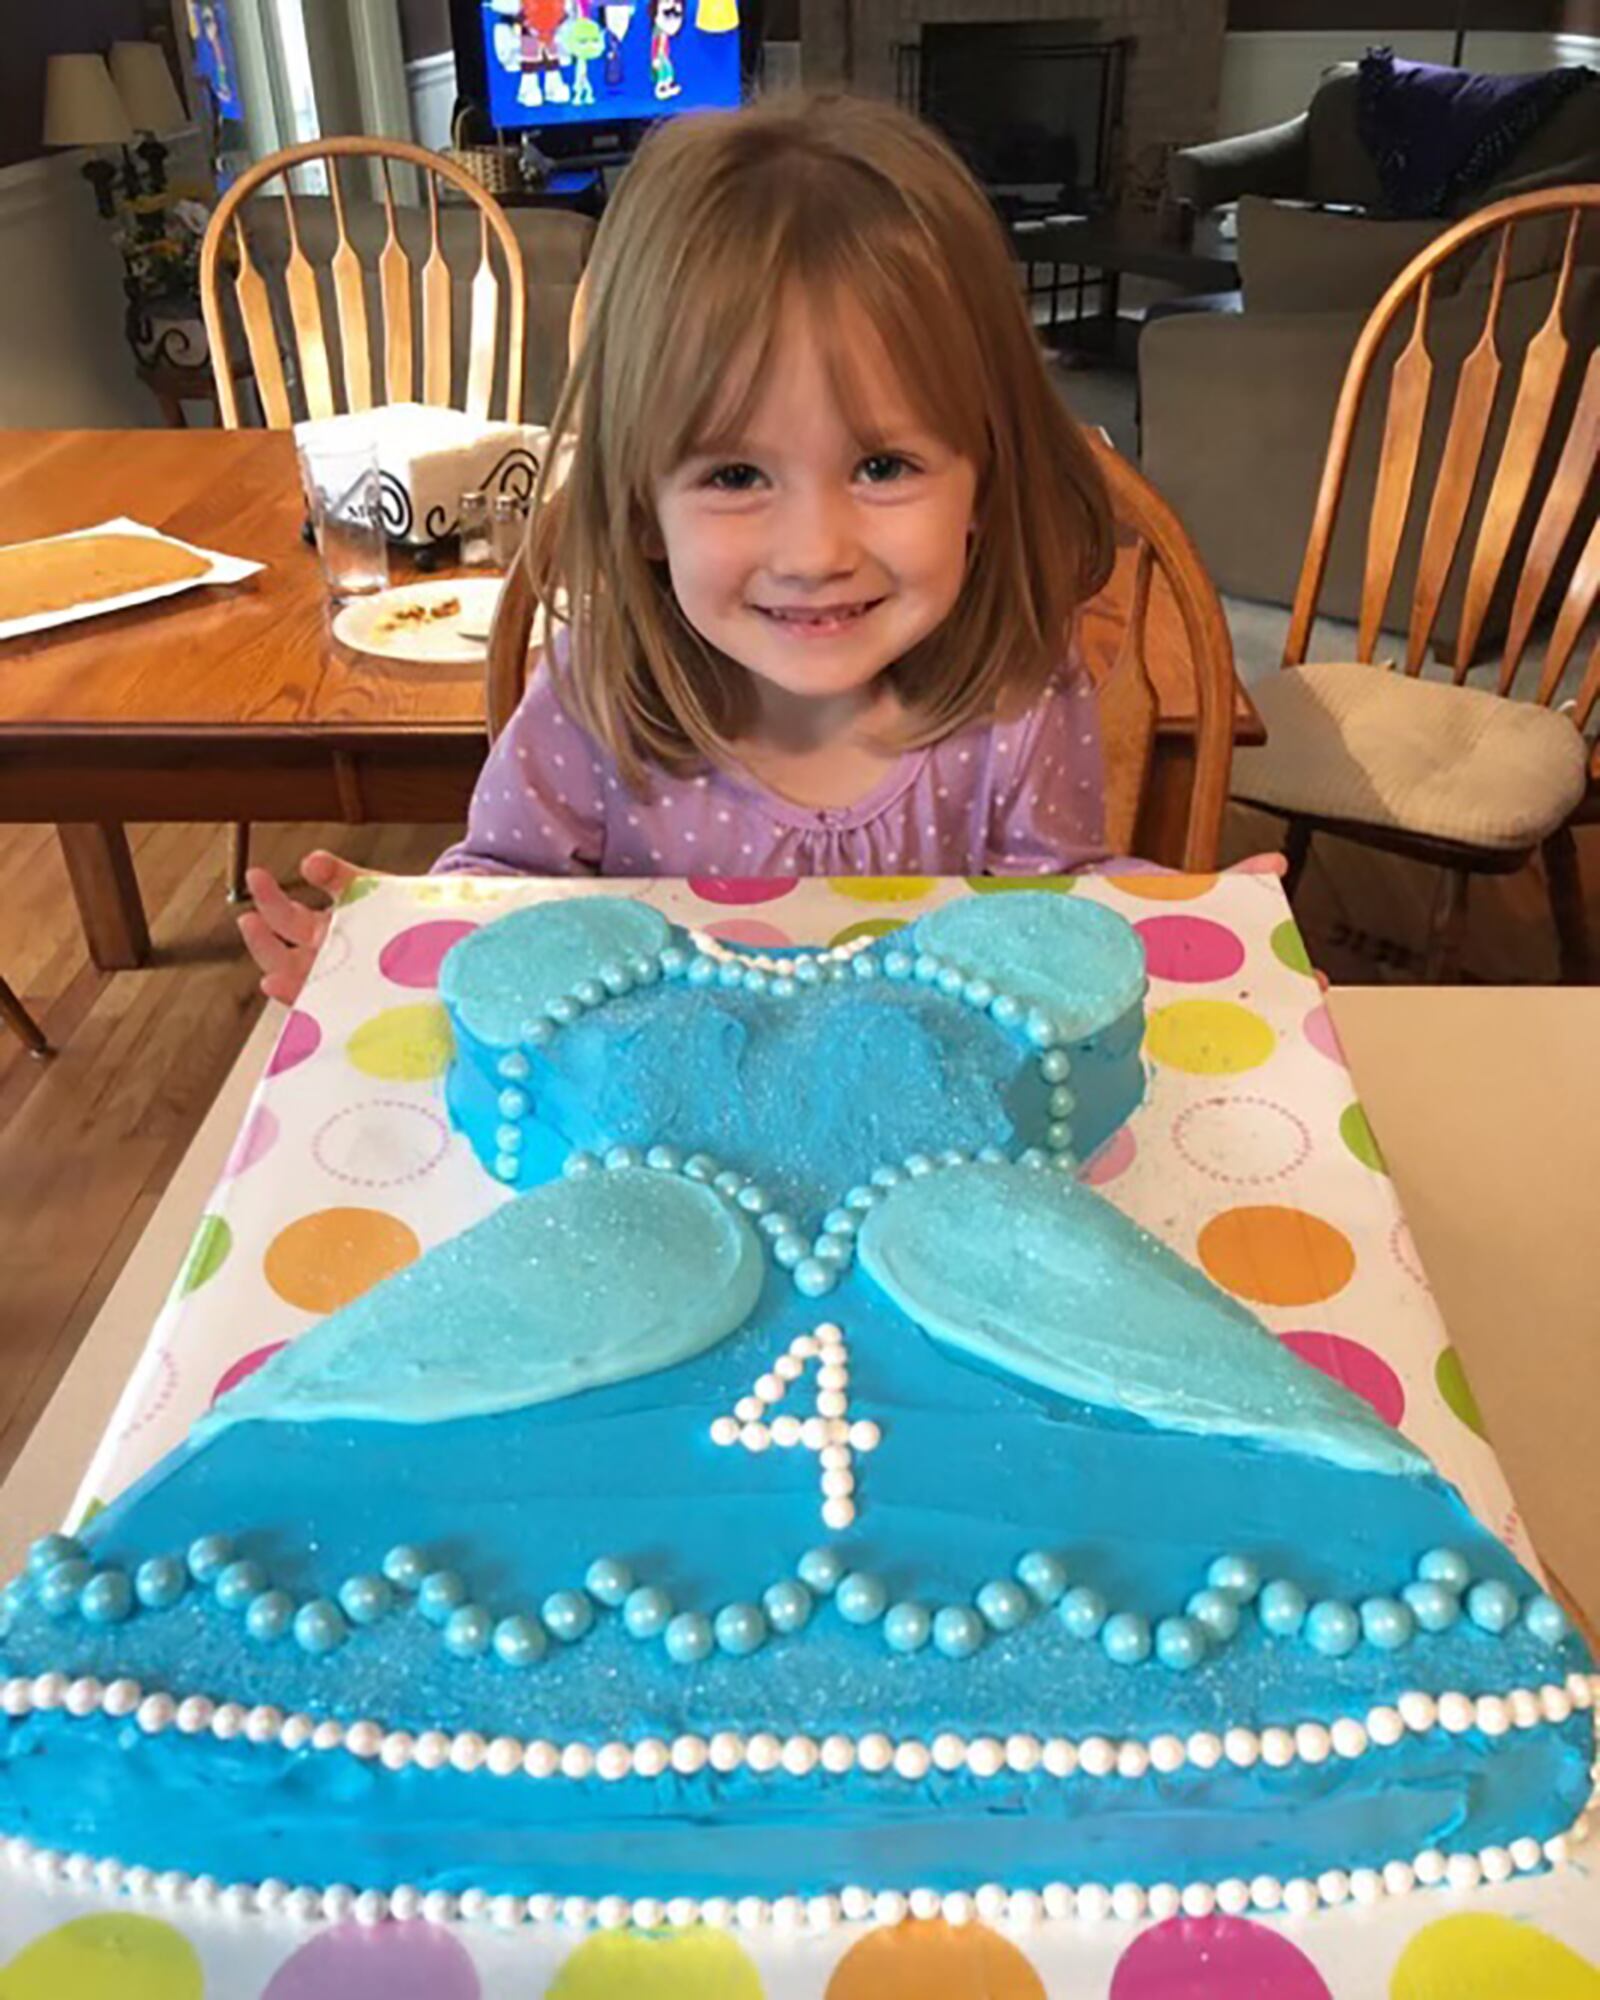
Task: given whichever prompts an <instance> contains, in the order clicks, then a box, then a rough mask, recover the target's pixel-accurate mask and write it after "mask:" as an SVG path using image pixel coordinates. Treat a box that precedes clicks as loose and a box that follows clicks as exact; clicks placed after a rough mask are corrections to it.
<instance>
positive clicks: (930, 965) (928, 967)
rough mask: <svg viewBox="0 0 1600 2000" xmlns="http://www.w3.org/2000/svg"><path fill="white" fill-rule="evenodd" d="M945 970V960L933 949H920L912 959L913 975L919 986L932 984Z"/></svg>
mask: <svg viewBox="0 0 1600 2000" xmlns="http://www.w3.org/2000/svg"><path fill="white" fill-rule="evenodd" d="M943 971H944V960H943V959H942V958H935V957H934V955H933V953H932V952H931V951H919V952H918V953H917V955H916V958H915V959H914V960H913V961H912V965H911V976H912V978H913V979H914V980H916V982H917V984H918V985H919V986H932V985H933V984H934V983H935V982H936V981H937V979H938V977H939V974H940V973H941V972H943Z"/></svg>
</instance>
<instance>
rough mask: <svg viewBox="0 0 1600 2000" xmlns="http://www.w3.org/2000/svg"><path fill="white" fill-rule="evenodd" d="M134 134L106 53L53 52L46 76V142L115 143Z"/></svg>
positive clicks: (120, 142) (83, 144) (106, 144)
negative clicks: (94, 54) (67, 53)
mask: <svg viewBox="0 0 1600 2000" xmlns="http://www.w3.org/2000/svg"><path fill="white" fill-rule="evenodd" d="M132 137H133V127H132V126H131V125H130V124H129V123H128V114H127V112H126V111H125V110H124V109H123V106H122V99H121V98H120V97H119V96H118V95H117V86H116V85H115V84H114V83H113V82H112V81H111V72H110V70H109V69H107V68H106V63H105V57H104V56H52V57H51V58H50V61H49V64H48V66H47V67H46V70H45V80H44V143H45V144H46V145H47V146H116V145H121V144H123V143H125V142H126V141H127V140H129V139H131V138H132Z"/></svg>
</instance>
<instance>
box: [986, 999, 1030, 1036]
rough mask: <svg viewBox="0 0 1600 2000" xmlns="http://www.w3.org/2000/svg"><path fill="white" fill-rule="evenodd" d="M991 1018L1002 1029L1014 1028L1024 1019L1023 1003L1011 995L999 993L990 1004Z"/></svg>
mask: <svg viewBox="0 0 1600 2000" xmlns="http://www.w3.org/2000/svg"><path fill="white" fill-rule="evenodd" d="M989 1018H990V1020H991V1021H994V1022H996V1023H997V1024H998V1025H999V1026H1000V1027H1002V1028H1014V1027H1015V1026H1016V1025H1017V1023H1018V1022H1019V1021H1020V1020H1021V1019H1022V1002H1021V1001H1020V1000H1016V999H1013V998H1012V996H1011V995H1010V994H1009V993H997V994H996V995H995V996H994V998H993V1000H991V1001H990V1002H989Z"/></svg>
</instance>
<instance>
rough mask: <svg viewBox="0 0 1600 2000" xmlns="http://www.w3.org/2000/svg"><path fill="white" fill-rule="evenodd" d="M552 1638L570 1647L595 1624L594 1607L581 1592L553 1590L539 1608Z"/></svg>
mask: <svg viewBox="0 0 1600 2000" xmlns="http://www.w3.org/2000/svg"><path fill="white" fill-rule="evenodd" d="M539 1616H540V1617H541V1618H542V1619H543V1620H544V1622H545V1625H546V1628H547V1629H548V1631H549V1633H550V1636H551V1637H552V1638H554V1639H559V1640H560V1641H561V1642H562V1644H563V1645H566V1646H570V1645H572V1644H573V1643H574V1642H575V1641H576V1640H578V1639H581V1638H582V1637H583V1635H584V1633H585V1632H587V1631H588V1629H589V1627H590V1626H591V1625H592V1624H593V1623H594V1605H593V1603H592V1601H591V1600H590V1599H589V1598H588V1597H587V1596H586V1595H585V1594H584V1592H583V1591H581V1590H553V1591H551V1593H550V1595H549V1596H548V1597H547V1598H546V1599H545V1601H544V1603H543V1604H541V1605H540V1607H539Z"/></svg>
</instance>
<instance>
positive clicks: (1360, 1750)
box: [1328, 1715, 1372, 1758]
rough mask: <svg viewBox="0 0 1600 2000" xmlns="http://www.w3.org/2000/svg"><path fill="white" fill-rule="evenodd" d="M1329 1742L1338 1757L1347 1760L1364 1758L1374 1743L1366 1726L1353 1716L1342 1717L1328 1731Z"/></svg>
mask: <svg viewBox="0 0 1600 2000" xmlns="http://www.w3.org/2000/svg"><path fill="white" fill-rule="evenodd" d="M1328 1740H1329V1741H1330V1742H1331V1743H1332V1745H1333V1754H1334V1755H1335V1756H1336V1757H1347V1758H1356V1757H1364V1756H1365V1755H1366V1753H1367V1748H1368V1745H1369V1744H1370V1743H1371V1741H1372V1739H1371V1738H1370V1737H1369V1736H1368V1734H1367V1726H1366V1724H1365V1723H1364V1722H1357V1721H1356V1719H1355V1717H1354V1716H1353V1715H1341V1716H1340V1717H1339V1719H1338V1721H1337V1722H1335V1723H1334V1725H1333V1727H1332V1728H1331V1729H1330V1730H1329V1731H1328Z"/></svg>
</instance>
